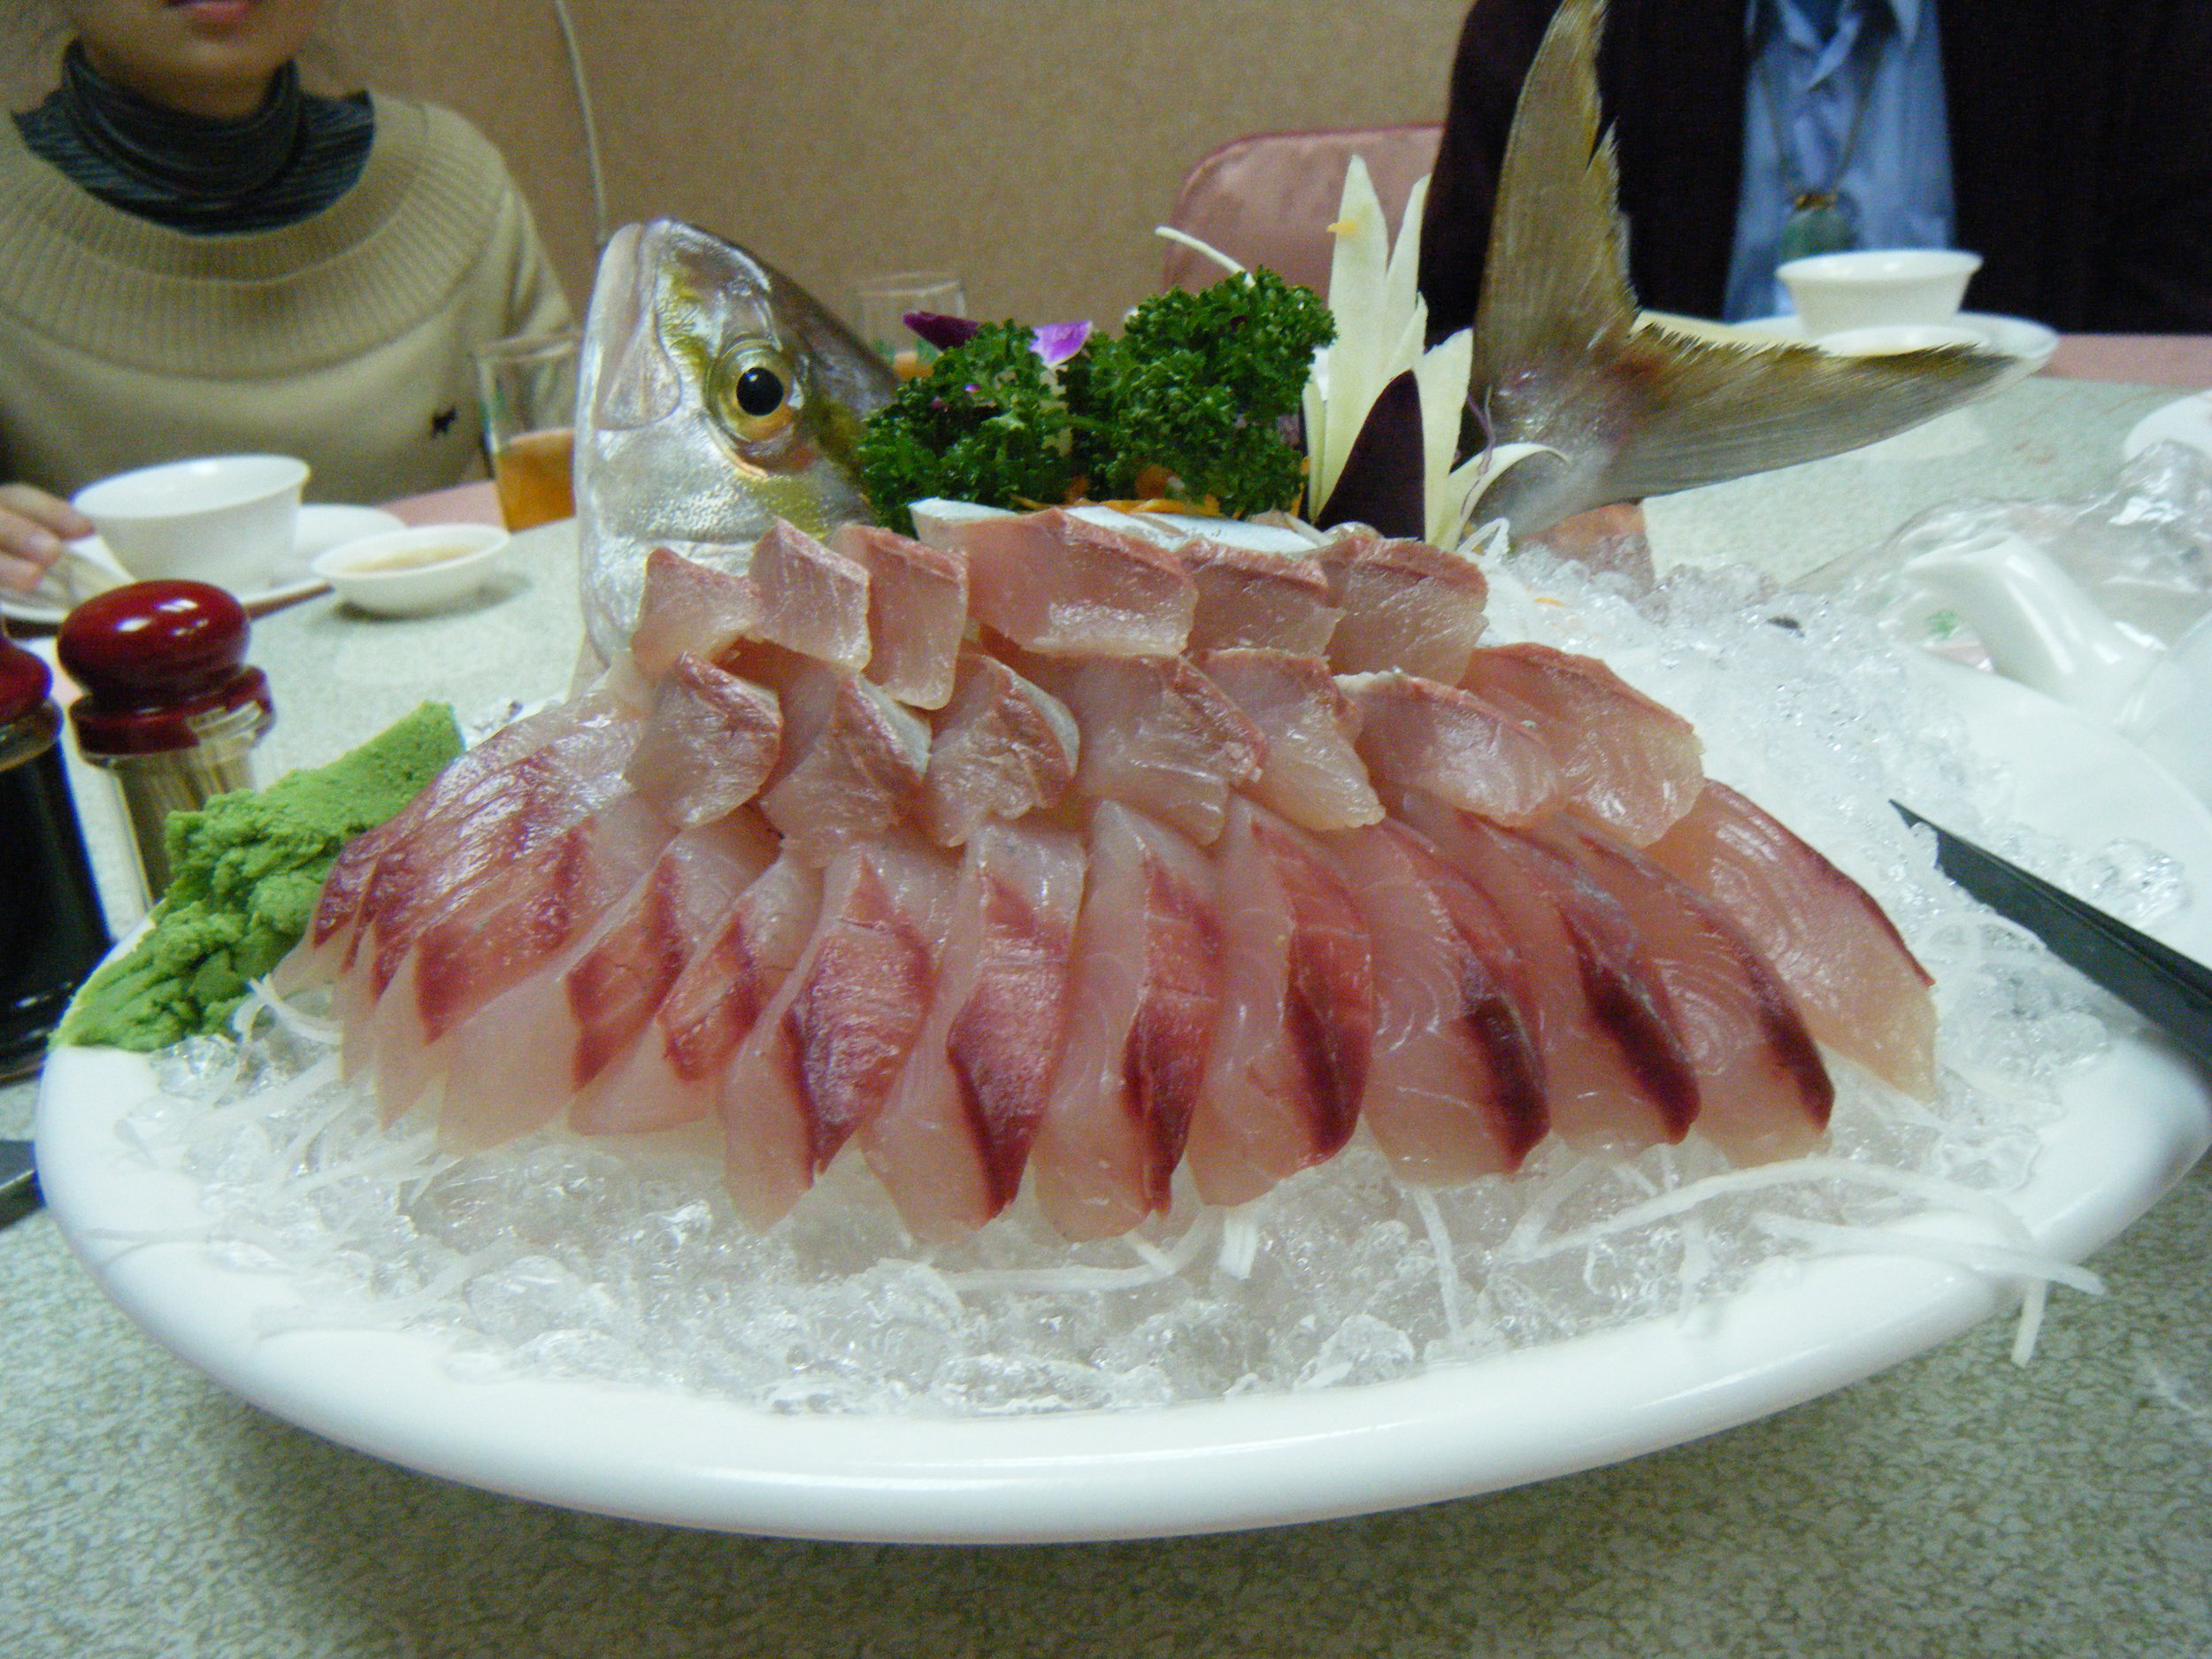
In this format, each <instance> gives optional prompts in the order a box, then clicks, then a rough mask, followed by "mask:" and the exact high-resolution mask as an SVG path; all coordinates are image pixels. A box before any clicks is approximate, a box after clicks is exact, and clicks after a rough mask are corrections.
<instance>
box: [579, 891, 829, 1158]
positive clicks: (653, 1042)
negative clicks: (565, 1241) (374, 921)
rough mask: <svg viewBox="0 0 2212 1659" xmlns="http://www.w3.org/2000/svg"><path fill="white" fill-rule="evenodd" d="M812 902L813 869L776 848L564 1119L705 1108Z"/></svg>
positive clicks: (617, 1124)
mask: <svg viewBox="0 0 2212 1659" xmlns="http://www.w3.org/2000/svg"><path fill="white" fill-rule="evenodd" d="M821 902H822V872H821V871H820V870H819V869H818V868H817V867H816V866H815V865H813V864H810V863H808V862H807V861H806V860H804V859H803V858H800V857H797V856H795V855H793V854H791V853H788V852H786V853H783V854H781V855H780V856H778V857H777V859H776V861H775V862H774V863H773V864H770V865H769V866H768V868H767V869H766V870H765V871H764V872H762V873H761V874H760V875H759V876H758V877H757V878H756V879H754V880H753V881H752V883H751V884H750V885H749V886H748V887H746V888H745V890H744V891H743V892H742V893H741V894H739V895H737V897H736V899H735V900H734V901H733V902H732V903H731V905H730V907H729V909H728V910H726V911H725V912H724V914H723V915H722V917H721V918H719V920H718V922H717V923H716V924H715V925H714V926H713V927H712V928H711V929H710V931H709V933H708V937H707V941H706V943H705V944H704V945H703V946H702V947H701V949H699V950H698V951H697V952H696V953H695V955H694V956H693V957H692V959H691V962H690V964H688V965H687V967H686V968H685V969H684V971H683V972H682V973H681V974H680V976H678V978H677V980H676V982H675V984H674V985H673V986H672V987H670V989H669V993H668V995H666V996H665V997H664V998H663V999H662V1000H661V1004H660V1006H659V1007H658V1008H657V1009H656V1010H654V1011H653V1020H652V1024H651V1025H649V1026H648V1027H647V1028H646V1031H645V1033H644V1034H643V1036H642V1037H641V1040H640V1041H639V1042H638V1043H637V1045H636V1046H635V1047H634V1048H632V1049H631V1051H630V1053H629V1055H628V1056H627V1057H626V1059H624V1060H623V1061H621V1062H620V1063H619V1064H616V1065H614V1066H611V1067H610V1068H609V1069H608V1071H606V1072H605V1073H604V1074H603V1076H602V1078H601V1080H600V1081H599V1083H597V1084H596V1085H595V1086H594V1087H591V1088H589V1089H588V1090H586V1091H585V1092H584V1093H583V1094H581V1095H580V1096H579V1097H578V1099H577V1102H576V1103H575V1105H574V1107H573V1108H572V1110H571V1111H570V1114H569V1124H570V1126H571V1127H572V1128H573V1129H575V1130H576V1131H577V1133H580V1134H588V1135H595V1134H627V1133H648V1132H649V1131H653V1130H660V1129H673V1128H676V1127H678V1126H679V1125H683V1124H687V1123H695V1122H696V1121H698V1120H699V1119H700V1118H704V1117H706V1116H707V1115H708V1114H709V1113H710V1112H711V1111H713V1110H714V1100H715V1091H716V1089H717V1087H718V1085H719V1083H720V1081H721V1078H722V1073H723V1071H725V1069H726V1068H727V1066H728V1064H729V1063H730V1058H731V1056H733V1055H734V1054H735V1053H736V1052H737V1048H738V1045H739V1044H740V1043H741V1042H743V1041H745V1038H746V1036H747V1034H748V1033H750V1032H751V1030H752V1029H753V1023H754V1021H756V1020H757V1019H758V1018H759V1017H760V1012H761V1010H763V1009H764V1008H765V1007H766V1006H767V1005H768V1002H769V1000H770V999H771V998H772V997H773V996H774V995H775V994H776V987H778V986H780V985H781V984H782V983H783V979H784V976H785V975H786V974H787V973H789V972H791V969H792V967H793V965H794V964H795V963H797V961H798V960H799V956H800V953H801V952H802V951H803V950H804V949H806V942H807V940H808V939H809V938H810V936H811V935H812V933H813V932H814V924H815V918H816V915H817V913H818V911H819V910H820V908H821Z"/></svg>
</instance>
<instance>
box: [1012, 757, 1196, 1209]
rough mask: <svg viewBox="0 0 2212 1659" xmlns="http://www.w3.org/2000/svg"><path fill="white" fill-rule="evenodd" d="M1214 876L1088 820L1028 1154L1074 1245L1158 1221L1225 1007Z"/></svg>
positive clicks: (1147, 826) (1096, 817)
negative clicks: (1048, 1061)
mask: <svg viewBox="0 0 2212 1659" xmlns="http://www.w3.org/2000/svg"><path fill="white" fill-rule="evenodd" d="M1222 944H1223V937H1222V923H1221V910H1220V903H1219V899H1218V896H1217V893H1216V890H1215V881H1214V872H1213V866H1212V865H1211V864H1210V863H1208V862H1207V859H1206V857H1205V856H1204V855H1203V854H1202V853H1201V852H1200V851H1199V850H1198V849H1197V848H1195V847H1194V846H1193V845H1192V844H1191V843H1190V842H1189V841H1187V839H1185V838H1184V837H1183V836H1181V835H1179V834H1177V833H1175V832H1174V831H1173V830H1171V829H1169V828H1168V827H1167V826H1165V825H1164V824H1160V823H1157V822H1156V821H1154V820H1153V819H1151V818H1146V817H1145V816H1144V815H1143V814H1142V813H1141V812H1136V811H1133V810H1131V809H1129V808H1127V807H1125V806H1120V805H1118V804H1117V803H1114V802H1111V801H1107V802H1102V803H1100V804H1099V807H1098V809H1097V810H1096V811H1094V813H1093V814H1092V815H1091V832H1090V841H1089V872H1088V877H1087V881H1086V885H1085V887H1084V892H1083V914H1082V919H1081V921H1080V923H1079V926H1078V929H1077V933H1076V941H1075V962H1074V970H1073V977H1072V981H1071V988H1070V991H1069V1000H1068V1025H1067V1039H1066V1041H1065V1043H1064V1046H1063V1048H1062V1050H1061V1056H1060V1065H1059V1069H1058V1071H1057V1073H1056V1076H1055V1077H1054V1079H1053V1083H1052V1094H1051V1103H1050V1104H1049V1105H1048V1106H1047V1107H1046V1109H1045V1116H1044V1120H1043V1122H1042V1123H1041V1124H1040V1125H1038V1129H1037V1140H1036V1143H1035V1145H1034V1146H1033V1148H1031V1151H1030V1160H1029V1163H1030V1171H1031V1179H1033V1181H1034V1183H1035V1191H1036V1195H1037V1202H1038V1205H1039V1207H1040V1208H1041V1209H1042V1210H1043V1211H1044V1213H1045V1216H1046V1217H1047V1218H1048V1220H1050V1221H1051V1223H1052V1225H1054V1226H1056V1227H1057V1228H1058V1229H1059V1230H1060V1232H1061V1233H1062V1235H1063V1236H1064V1237H1066V1238H1070V1239H1077V1240H1081V1239H1105V1238H1113V1237H1116V1236H1118V1235H1119V1234H1121V1233H1126V1232H1128V1231H1129V1229H1130V1228H1132V1227H1133V1226H1135V1225H1137V1224H1138V1223H1139V1222H1141V1221H1142V1220H1143V1219H1144V1218H1145V1217H1147V1216H1148V1215H1150V1214H1153V1213H1155V1212H1161V1213H1164V1212H1165V1210H1167V1208H1168V1205H1169V1202H1170V1193H1169V1183H1170V1181H1171V1179H1172V1178H1173V1176H1174V1173H1175V1166H1176V1165H1177V1164H1179V1163H1181V1162H1182V1158H1183V1146H1184V1142H1185V1141H1186V1140H1187V1138H1188V1136H1189V1133H1190V1122H1191V1115H1192V1113H1193V1112H1194V1111H1195V1110H1197V1106H1198V1098H1199V1090H1200V1087H1201V1085H1202V1083H1203V1081H1204V1079H1205V1074H1206V1051H1207V1043H1208V1040H1209V1037H1210V1033H1211V1032H1212V1030H1213V1025H1214V1020H1215V1018H1216V1016H1217V1014H1218V1012H1219V1010H1220V1005H1221V973H1222V969H1221V954H1222Z"/></svg>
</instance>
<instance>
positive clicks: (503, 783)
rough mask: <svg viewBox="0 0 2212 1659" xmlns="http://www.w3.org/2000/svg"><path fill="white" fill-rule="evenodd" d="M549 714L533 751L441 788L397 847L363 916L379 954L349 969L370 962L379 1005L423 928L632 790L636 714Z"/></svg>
mask: <svg viewBox="0 0 2212 1659" xmlns="http://www.w3.org/2000/svg"><path fill="white" fill-rule="evenodd" d="M546 717H547V724H546V725H545V726H543V727H541V728H539V729H537V730H534V731H533V732H532V733H530V741H528V744H527V746H526V747H522V746H519V745H518V748H517V749H509V750H506V751H504V756H505V757H504V758H503V759H501V760H500V761H498V762H495V764H491V765H489V766H487V767H484V768H482V769H480V770H474V771H472V772H471V773H470V774H469V775H468V777H467V778H466V779H465V780H464V782H463V784H462V785H461V787H458V788H456V789H454V790H451V791H442V792H441V793H442V800H441V802H440V803H439V804H438V805H437V806H436V807H434V809H433V810H431V811H430V812H428V813H426V815H425V816H424V817H422V818H419V819H418V820H417V821H416V822H415V823H414V824H412V825H411V826H408V827H407V829H406V830H405V832H404V833H397V834H395V835H394V836H392V837H391V838H390V840H389V841H388V844H387V845H386V848H385V850H384V854H383V856H381V857H380V858H379V859H378V860H377V864H376V870H375V872H374V873H373V875H372V876H371V877H370V878H369V883H368V887H367V889H366V891H365V892H364V893H363V895H362V896H361V902H360V906H359V910H358V917H359V925H360V926H361V927H363V928H365V930H366V932H367V936H368V938H369V940H370V941H373V951H370V952H363V951H361V950H359V949H358V948H357V949H356V950H355V952H354V955H353V958H352V959H351V960H349V963H348V964H347V970H346V972H347V977H348V978H349V979H350V978H352V977H353V974H354V972H355V971H356V969H357V967H358V966H359V965H361V958H362V957H363V956H367V957H368V958H369V960H368V962H367V964H366V966H367V969H368V975H369V977H368V989H369V995H370V996H371V997H372V999H373V998H374V997H375V996H377V995H381V994H382V992H383V989H384V987H386V986H387V985H388V984H390V982H391V976H392V975H393V973H395V972H397V971H398V967H399V962H400V958H401V957H402V956H404V955H405V954H406V951H407V949H408V948H409V947H410V946H411V945H412V944H413V942H414V939H415V935H416V933H419V931H420V930H421V929H422V927H424V926H426V925H427V924H428V923H429V922H430V921H432V920H434V918H437V917H438V916H440V915H442V914H443V913H444V912H445V911H446V910H448V909H449V907H450V906H451V905H453V904H456V903H458V902H464V901H465V897H466V895H469V894H471V893H473V892H474V891H475V890H476V889H477V888H478V887H481V886H482V885H483V884H484V883H485V882H487V881H490V880H493V879H497V878H498V877H499V876H500V875H501V874H502V873H503V872H504V871H505V870H506V869H507V868H508V867H509V866H510V865H511V864H514V863H515V862H516V861H517V860H518V859H520V858H523V857H525V856H528V854H529V853H530V851H531V849H533V848H534V847H536V846H538V845H540V844H541V843H542V842H544V841H549V840H550V839H552V838H553V837H554V836H557V835H558V834H560V833H562V832H564V831H565V830H567V829H568V828H570V827H571V826H573V825H575V824H577V823H580V821H581V820H582V819H584V818H587V817H588V816H589V815H590V814H591V813H593V812H595V811H598V810H600V809H601V808H603V807H605V806H607V805H609V804H610V803H612V802H613V801H614V800H615V798H616V797H617V796H618V795H621V794H622V793H623V792H624V786H623V783H622V768H623V766H624V764H626V763H627V761H628V759H629V757H630V751H631V749H633V748H634V746H635V744H636V742H637V736H638V732H639V730H640V729H641V726H640V722H639V720H638V718H637V717H636V716H635V714H634V712H632V711H631V710H626V709H625V708H623V706H622V705H621V704H619V703H617V702H615V701H614V700H613V699H611V698H606V697H599V696H587V697H584V698H581V699H580V700H579V701H577V702H575V703H566V704H564V705H562V706H561V707H560V708H558V709H549V710H546ZM550 717H558V718H550ZM464 758H466V757H464ZM456 764H459V763H456Z"/></svg>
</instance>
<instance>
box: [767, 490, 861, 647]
mask: <svg viewBox="0 0 2212 1659" xmlns="http://www.w3.org/2000/svg"><path fill="white" fill-rule="evenodd" d="M746 573H747V575H748V576H749V578H750V580H751V581H752V584H753V591H754V592H755V593H756V594H757V595H759V596H760V615H759V618H758V619H757V621H756V622H755V623H754V625H753V626H752V628H751V629H750V631H749V637H751V638H753V639H757V640H768V641H772V642H773V643H775V644H777V645H780V646H783V647H785V648H786V649H789V650H794V651H796V652H798V653H799V654H800V655H801V656H802V657H812V658H813V659H814V660H815V661H816V662H818V663H827V664H830V665H831V666H832V667H833V668H841V669H844V670H846V671H847V672H857V671H859V670H860V669H862V668H864V667H865V666H866V665H867V662H868V649H869V647H868V570H867V567H866V566H865V565H860V564H857V563H856V562H855V561H854V560H852V559H849V558H848V557H845V555H843V554H842V553H838V552H834V551H833V550H832V549H828V548H826V547H824V546H823V545H822V544H821V543H820V542H819V541H816V540H815V539H814V538H813V537H812V536H810V535H809V534H807V533H806V532H805V531H803V530H801V529H799V528H798V527H797V526H795V525H791V524H787V523H786V522H785V521H784V520H783V519H781V518H779V519H777V520H776V522H775V523H774V524H773V525H772V526H770V528H769V531H768V534H765V535H764V536H763V537H761V539H760V540H759V541H757V542H755V543H754V545H753V558H752V564H751V565H750V566H749V568H748V570H747V572H746Z"/></svg>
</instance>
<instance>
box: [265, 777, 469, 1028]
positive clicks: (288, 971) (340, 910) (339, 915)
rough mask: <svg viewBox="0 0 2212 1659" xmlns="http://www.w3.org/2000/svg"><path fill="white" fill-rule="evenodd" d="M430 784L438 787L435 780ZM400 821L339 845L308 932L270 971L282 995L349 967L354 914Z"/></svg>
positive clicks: (304, 987)
mask: <svg viewBox="0 0 2212 1659" xmlns="http://www.w3.org/2000/svg"><path fill="white" fill-rule="evenodd" d="M441 775H442V774H441ZM430 787H432V788H435V787H437V784H436V781H435V780H432V783H431V786H430ZM398 822H399V820H398V818H388V819H386V820H385V821H384V822H383V823H381V824H380V825H378V826H376V827H375V828H373V829H370V830H366V831H364V832H363V833H361V834H358V835H357V836H355V837H354V838H353V839H352V840H351V841H348V842H347V843H346V844H345V845H344V846H343V847H342V848H340V849H338V856H337V857H335V858H334V859H333V860H332V861H331V864H330V868H329V869H328V870H327V871H326V872H324V875H323V885H322V889H321V891H320V892H319V894H318V895H316V899H315V913H314V915H313V916H311V917H310V918H308V924H307V931H306V933H303V935H301V938H300V941H299V943H297V944H296V945H294V946H293V947H292V949H290V950H288V951H287V952H286V953H285V956H284V959H283V960H282V961H280V962H279V963H278V964H277V965H276V968H275V970H274V971H273V972H272V973H271V974H270V981H271V983H272V984H273V986H274V987H275V988H276V991H277V993H278V995H282V996H290V995H294V994H295V993H296V992H299V991H303V990H305V989H307V988H308V987H310V986H315V985H322V984H325V983H326V982H327V981H328V980H330V979H334V977H336V975H337V973H338V972H339V970H341V969H342V968H343V967H344V966H345V964H346V958H347V956H349V954H350V952H351V949H352V945H353V937H354V918H355V917H356V915H357V913H358V912H359V910H360V908H361V898H362V895H364V894H365V893H366V892H367V891H368V887H369V879H370V878H371V877H372V876H373V875H374V874H375V873H376V861H377V860H378V859H380V858H381V857H382V856H384V849H385V848H386V847H387V846H388V845H389V844H390V843H391V841H393V840H394V839H396V834H397V832H396V831H395V830H394V829H393V826H394V825H396V824H397V823H398Z"/></svg>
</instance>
